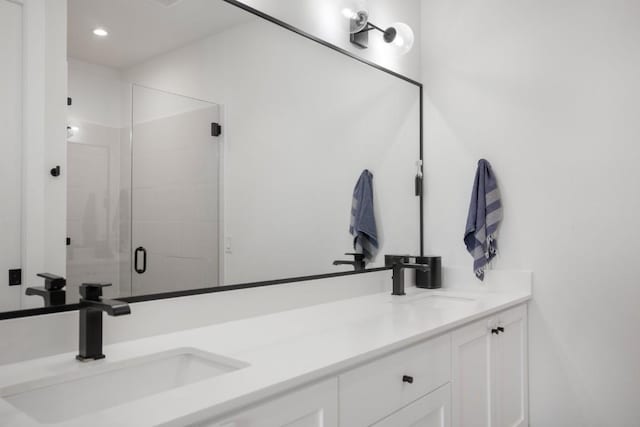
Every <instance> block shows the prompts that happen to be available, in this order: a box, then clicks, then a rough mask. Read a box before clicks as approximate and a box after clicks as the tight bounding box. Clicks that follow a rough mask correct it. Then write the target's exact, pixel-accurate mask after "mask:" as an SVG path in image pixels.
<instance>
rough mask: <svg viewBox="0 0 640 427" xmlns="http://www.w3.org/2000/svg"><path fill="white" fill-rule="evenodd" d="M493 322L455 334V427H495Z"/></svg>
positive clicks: (453, 339)
mask: <svg viewBox="0 0 640 427" xmlns="http://www.w3.org/2000/svg"><path fill="white" fill-rule="evenodd" d="M491 322H492V320H491V319H488V320H480V321H478V322H475V323H472V324H470V325H467V326H464V327H462V328H460V329H458V330H456V331H454V332H453V334H452V350H451V353H452V359H451V365H452V372H451V386H452V398H453V411H452V422H453V426H454V427H489V426H491V425H492V423H491V420H492V417H493V414H492V401H493V396H492V389H491V378H492V375H493V367H492V363H491V362H492V357H491V348H492V346H491V344H492V340H493V339H494V338H493V337H492V334H491V328H492V327H493V325H492V324H491Z"/></svg>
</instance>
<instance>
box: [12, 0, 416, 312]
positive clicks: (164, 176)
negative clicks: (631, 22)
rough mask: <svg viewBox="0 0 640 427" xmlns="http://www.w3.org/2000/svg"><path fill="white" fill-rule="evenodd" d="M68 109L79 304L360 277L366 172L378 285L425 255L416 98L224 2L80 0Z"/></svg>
mask: <svg viewBox="0 0 640 427" xmlns="http://www.w3.org/2000/svg"><path fill="white" fill-rule="evenodd" d="M339 19H340V17H339V16H337V17H336V20H339ZM345 25H346V24H345ZM96 30H100V31H97V34H98V35H96ZM68 94H69V97H70V98H71V100H72V102H71V105H70V106H69V107H68V109H67V136H68V140H67V171H66V186H67V193H66V195H67V202H66V203H67V220H66V226H67V236H68V239H67V246H66V260H67V262H66V272H64V275H65V278H66V294H67V299H66V302H67V303H73V302H76V301H77V300H78V287H79V286H80V285H81V284H82V283H88V282H89V283H111V284H112V286H111V287H110V288H105V291H104V293H105V295H106V296H108V297H125V296H137V295H146V294H157V293H162V292H170V291H180V290H186V289H195V288H204V287H215V286H220V285H232V284H243V283H250V282H262V281H270V280H276V279H283V278H291V277H300V276H310V275H320V274H328V273H334V272H341V271H350V270H353V269H354V266H352V265H348V264H347V265H334V261H335V260H348V259H349V256H346V255H345V253H349V252H353V251H354V246H353V236H352V235H351V234H350V233H349V225H350V221H351V209H352V202H353V191H354V186H355V184H356V182H357V180H358V177H359V176H360V174H361V173H362V172H363V171H364V170H369V171H370V172H371V173H372V175H373V195H374V211H375V216H376V222H377V229H378V230H377V232H378V240H379V255H378V256H377V257H376V258H375V259H373V260H372V261H371V262H369V263H367V268H373V267H381V266H384V254H385V253H414V254H417V253H418V250H419V242H420V236H419V198H418V197H416V196H415V192H414V191H415V189H414V180H415V176H416V171H417V162H418V160H419V146H420V117H419V115H420V92H419V88H418V87H417V86H416V85H414V84H411V83H409V82H406V81H404V80H402V79H400V78H397V77H395V76H393V75H390V74H388V73H385V72H383V71H380V70H378V69H375V68H373V67H371V66H369V65H367V64H364V63H361V62H359V61H357V60H354V59H353V58H351V57H348V56H346V55H343V54H342V53H340V52H337V51H335V50H332V49H329V48H327V47H326V46H323V45H321V44H318V43H315V42H313V41H312V40H309V39H306V38H304V37H301V36H300V35H299V34H296V33H294V32H292V31H289V30H287V29H285V28H282V27H280V26H278V25H275V24H274V23H272V22H269V21H267V20H264V19H262V18H260V17H257V16H255V15H253V14H251V13H249V12H247V11H245V10H242V9H240V8H237V7H235V6H234V5H231V4H228V3H225V2H223V1H222V0H219V1H211V0H182V1H179V2H175V4H173V3H171V2H165V1H155V0H135V1H131V0H108V1H107V0H69V2H68ZM5 190H6V191H7V192H9V191H12V189H5ZM55 273H58V274H60V275H62V273H63V272H55ZM22 283H23V285H22V292H23V294H24V291H25V290H26V288H27V287H30V286H42V281H41V279H37V278H35V277H34V278H31V277H28V278H27V277H25V278H23V280H22ZM21 300H22V304H19V306H16V307H7V304H5V306H4V308H5V309H7V310H9V309H19V308H20V307H22V308H25V307H38V306H42V305H43V300H42V298H41V297H40V296H38V295H33V296H29V297H27V298H24V297H23V298H21ZM25 301H26V303H25Z"/></svg>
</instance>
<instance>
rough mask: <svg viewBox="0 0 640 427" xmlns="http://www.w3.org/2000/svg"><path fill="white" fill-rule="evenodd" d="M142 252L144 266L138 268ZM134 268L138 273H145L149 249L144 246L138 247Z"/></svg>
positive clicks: (135, 253)
mask: <svg viewBox="0 0 640 427" xmlns="http://www.w3.org/2000/svg"><path fill="white" fill-rule="evenodd" d="M140 252H142V268H138V254H139V253H140ZM133 268H134V269H135V270H136V273H138V274H143V273H144V272H145V271H147V250H146V249H145V248H143V247H142V246H140V247H138V248H137V249H136V250H135V252H134V256H133Z"/></svg>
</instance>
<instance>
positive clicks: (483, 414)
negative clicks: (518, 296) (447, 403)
mask: <svg viewBox="0 0 640 427" xmlns="http://www.w3.org/2000/svg"><path fill="white" fill-rule="evenodd" d="M451 383H452V422H453V426H454V427H497V426H500V427H507V426H508V427H520V426H526V425H527V424H528V410H527V399H528V397H527V387H528V386H527V308H526V306H524V305H522V306H519V307H516V308H513V309H510V310H507V311H504V312H502V313H499V314H497V315H495V316H492V317H490V318H487V319H484V320H480V321H477V322H475V323H472V324H470V325H467V326H464V327H462V328H460V329H457V330H455V331H453V334H452V378H451Z"/></svg>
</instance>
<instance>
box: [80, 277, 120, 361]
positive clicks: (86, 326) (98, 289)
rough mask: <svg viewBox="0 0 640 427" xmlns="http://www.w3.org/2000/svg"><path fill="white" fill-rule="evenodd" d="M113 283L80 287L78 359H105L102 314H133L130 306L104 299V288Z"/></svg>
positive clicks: (86, 284)
mask: <svg viewBox="0 0 640 427" xmlns="http://www.w3.org/2000/svg"><path fill="white" fill-rule="evenodd" d="M106 286H111V283H84V284H83V285H81V286H80V295H81V296H82V298H81V299H80V352H79V354H78V355H77V356H76V359H78V360H80V361H82V362H84V361H87V360H98V359H104V354H102V312H103V311H104V312H105V313H107V314H108V315H109V316H123V315H125V314H131V309H130V308H129V304H127V303H126V302H123V301H117V300H107V299H102V288H104V287H106Z"/></svg>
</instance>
